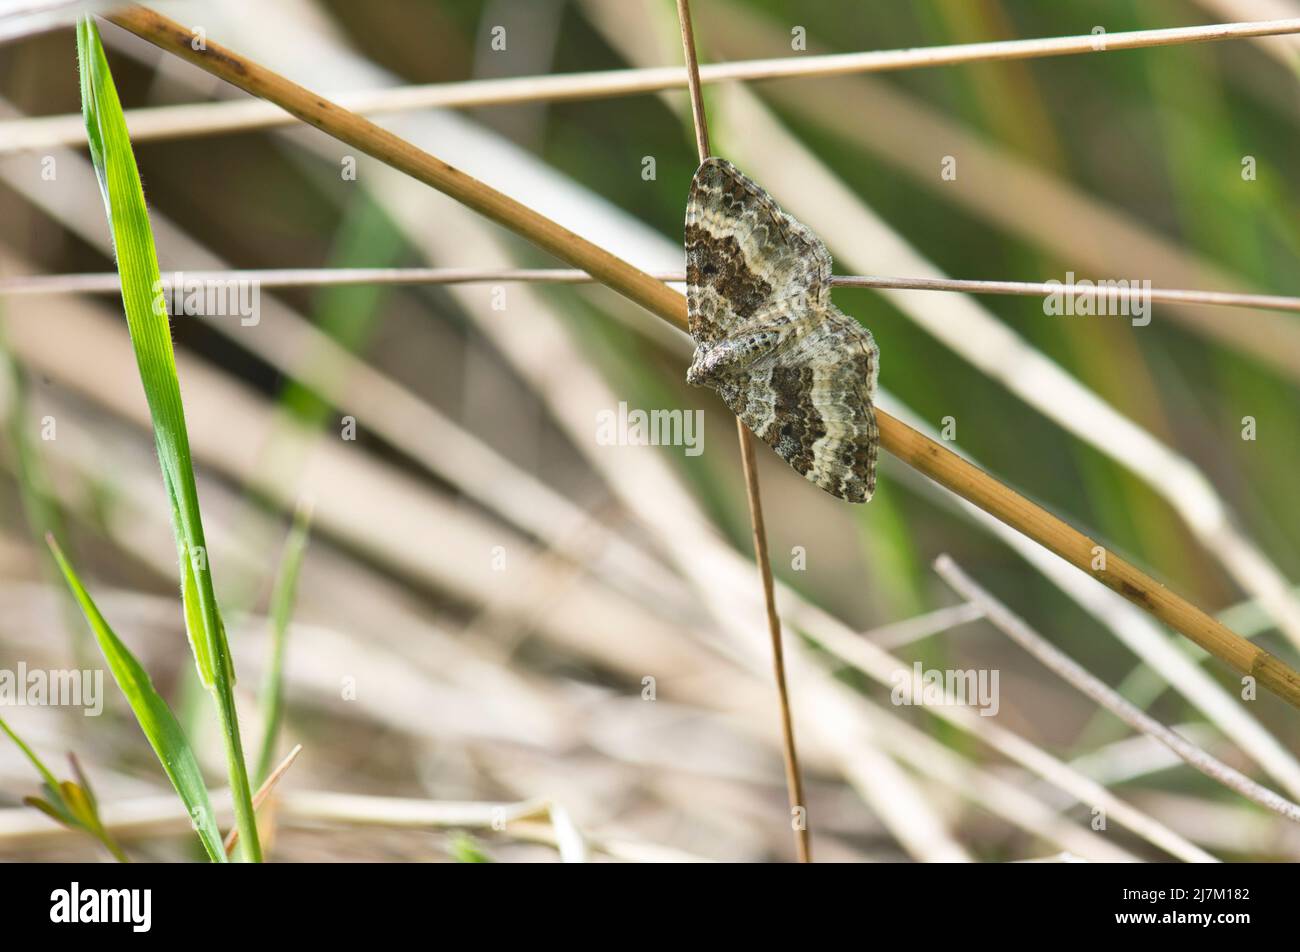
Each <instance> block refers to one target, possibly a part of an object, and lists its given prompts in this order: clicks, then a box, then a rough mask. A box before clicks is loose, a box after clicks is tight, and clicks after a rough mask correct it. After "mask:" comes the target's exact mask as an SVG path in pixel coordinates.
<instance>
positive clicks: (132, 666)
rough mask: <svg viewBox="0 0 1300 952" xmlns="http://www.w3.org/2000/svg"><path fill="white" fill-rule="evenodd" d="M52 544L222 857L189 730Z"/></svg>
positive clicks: (131, 699) (206, 843)
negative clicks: (177, 717) (183, 726)
mask: <svg viewBox="0 0 1300 952" xmlns="http://www.w3.org/2000/svg"><path fill="white" fill-rule="evenodd" d="M49 544H50V550H51V551H52V552H53V553H54V559H55V561H56V562H58V564H59V568H60V570H62V572H63V577H64V578H65V579H66V580H67V582H68V587H69V588H70V589H71V590H72V595H73V597H74V598H75V599H76V600H77V604H78V605H80V606H81V611H82V614H84V615H85V616H86V621H87V622H88V623H89V624H90V630H91V633H92V634H93V635H94V636H95V640H96V641H97V642H99V649H100V651H102V652H103V653H104V660H106V661H107V662H108V669H109V671H110V672H112V674H113V680H114V681H116V682H117V686H118V687H119V688H121V690H122V694H124V695H125V696H126V700H127V703H129V704H130V705H131V710H132V711H133V712H134V713H135V719H136V721H137V722H139V724H140V729H141V730H142V731H144V736H145V737H146V738H147V739H148V740H149V744H150V746H152V747H153V749H154V753H155V754H157V755H158V760H159V762H160V763H161V764H162V767H163V770H164V771H165V772H166V774H167V778H168V779H169V780H171V782H172V786H173V787H175V788H176V792H177V793H178V794H180V798H181V800H182V801H184V803H185V807H186V809H188V810H189V813H190V816H191V817H192V818H193V820H194V828H195V830H196V831H197V832H198V834H199V839H201V840H202V841H203V848H204V849H206V850H207V852H208V856H209V857H210V858H211V859H212V861H213V862H216V863H224V862H225V861H226V851H225V850H224V849H223V848H222V845H221V831H220V830H218V829H217V821H216V815H215V814H214V813H213V812H212V802H211V800H209V799H208V788H207V786H206V785H205V784H204V783H203V775H202V773H201V772H200V771H199V763H198V760H196V759H195V757H194V751H193V750H192V749H191V748H190V742H189V740H188V739H187V738H186V737H185V732H184V731H182V730H181V725H180V724H179V723H178V722H177V720H176V717H175V716H174V715H173V714H172V711H171V708H169V707H168V706H167V702H166V701H164V700H163V699H162V695H160V694H159V693H158V691H157V690H156V689H155V688H154V686H153V681H152V680H150V678H149V674H148V672H146V671H145V669H144V668H143V667H142V666H141V665H140V662H139V661H137V660H136V659H135V655H133V654H131V651H130V649H128V648H127V647H126V645H124V644H123V643H122V641H121V640H120V639H119V638H118V637H117V635H116V634H115V633H114V632H113V629H112V628H111V627H110V626H109V624H108V622H107V621H106V620H105V619H104V616H103V615H101V614H100V612H99V608H98V607H97V606H96V605H95V602H94V600H93V599H92V598H91V597H90V594H89V593H88V592H87V591H86V589H85V587H84V586H83V585H82V584H81V580H80V579H79V578H78V577H77V574H76V572H75V571H74V570H73V568H72V566H71V565H69V564H68V560H67V559H66V558H64V556H63V550H62V549H60V548H59V545H58V543H57V542H55V541H54V539H53V538H50V539H49ZM60 791H61V793H66V790H64V789H63V788H60ZM78 805H80V804H78ZM70 812H71V813H72V814H73V815H74V816H76V815H77V812H78V811H77V809H76V807H70Z"/></svg>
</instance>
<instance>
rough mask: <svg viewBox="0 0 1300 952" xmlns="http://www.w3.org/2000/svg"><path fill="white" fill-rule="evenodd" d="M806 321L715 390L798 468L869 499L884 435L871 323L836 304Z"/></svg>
mask: <svg viewBox="0 0 1300 952" xmlns="http://www.w3.org/2000/svg"><path fill="white" fill-rule="evenodd" d="M805 321H806V322H807V327H806V328H805V332H804V333H803V334H801V335H800V336H798V337H797V338H796V339H794V340H792V341H791V342H790V344H789V345H788V346H783V347H779V348H777V349H776V350H774V351H773V352H772V353H771V354H770V355H768V356H766V357H765V358H763V359H760V360H758V361H755V362H754V363H753V364H751V365H750V366H748V367H747V368H745V369H744V370H743V371H742V372H737V373H733V374H731V375H729V376H728V377H727V378H726V379H725V380H724V381H723V382H722V383H721V384H720V385H719V387H718V392H719V393H720V394H721V396H722V398H723V400H724V401H725V402H726V404H727V406H728V407H730V408H731V411H732V412H733V413H735V414H736V416H738V417H740V419H741V420H742V421H743V422H744V424H745V425H746V426H747V427H749V428H750V429H751V430H752V431H753V432H754V433H755V435H757V436H758V437H759V438H760V439H761V440H763V442H765V443H767V444H768V445H769V446H771V447H772V449H773V450H775V451H776V453H777V455H778V456H780V457H781V458H782V459H784V460H785V461H786V462H787V463H789V464H790V466H791V467H792V468H793V469H794V470H795V472H797V473H799V474H800V475H802V476H803V477H804V478H805V479H807V480H808V481H809V482H812V483H815V484H816V485H817V486H819V487H820V488H822V489H824V490H825V491H826V492H828V493H830V494H831V495H833V496H837V497H839V498H840V499H845V500H848V501H849V502H866V501H867V500H869V499H870V498H871V496H872V494H873V493H874V492H875V489H876V460H877V456H878V452H879V443H880V431H879V428H878V426H877V424H876V412H875V390H876V375H877V369H878V363H879V351H878V350H877V349H876V344H875V341H874V339H873V338H872V336H871V332H870V331H868V330H867V329H866V328H864V327H862V326H861V325H860V324H858V323H857V321H855V320H853V319H852V318H850V317H847V316H846V315H844V314H843V313H841V312H839V311H838V310H835V309H834V308H831V310H830V311H829V312H825V313H822V314H820V315H818V316H816V317H813V318H805Z"/></svg>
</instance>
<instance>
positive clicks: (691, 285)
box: [686, 158, 831, 343]
mask: <svg viewBox="0 0 1300 952" xmlns="http://www.w3.org/2000/svg"><path fill="white" fill-rule="evenodd" d="M830 276H831V256H830V253H829V252H828V251H827V250H826V246H825V245H824V244H822V241H821V239H820V238H818V237H817V236H816V235H815V234H813V233H812V232H811V231H810V230H809V229H808V228H806V227H804V226H803V225H801V224H800V223H799V222H797V221H795V220H794V219H793V218H792V217H790V216H789V215H787V214H786V213H785V212H783V211H782V210H781V209H780V207H779V206H778V205H777V204H776V202H774V201H773V200H772V198H771V197H770V196H769V195H768V194H767V193H766V192H765V191H763V189H761V188H760V187H759V186H758V185H757V184H756V183H754V182H753V181H752V180H751V179H750V178H748V177H747V176H746V175H744V174H743V173H742V172H741V171H740V170H739V169H737V168H736V167H735V166H734V165H732V164H731V163H730V162H727V161H726V160H725V159H719V158H709V159H705V161H704V163H703V164H702V165H701V166H700V167H699V169H698V170H697V171H696V173H695V178H694V179H693V180H692V181H691V191H690V195H689V197H688V198H687V201H686V302H687V311H688V313H689V315H690V330H691V336H692V337H693V338H695V341H696V343H702V342H712V341H716V340H721V339H722V338H724V337H726V336H728V335H729V334H730V333H731V332H732V331H733V330H734V329H735V328H736V327H737V326H738V325H739V324H740V323H742V322H744V321H746V320H747V319H749V318H751V317H753V316H754V315H755V314H758V313H760V312H761V311H764V310H766V309H768V308H770V307H771V306H772V305H773V304H775V303H776V302H777V301H787V300H791V299H794V298H804V299H811V301H812V302H815V303H819V304H825V303H829V300H830Z"/></svg>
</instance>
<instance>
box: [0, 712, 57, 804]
mask: <svg viewBox="0 0 1300 952" xmlns="http://www.w3.org/2000/svg"><path fill="white" fill-rule="evenodd" d="M0 731H4V732H5V733H6V734H8V735H9V739H10V740H11V741H13V742H14V744H16V745H17V747H18V749H19V750H21V751H22V752H23V756H25V757H26V758H27V759H28V760H30V761H31V762H32V766H33V767H35V768H36V772H37V773H38V774H40V775H41V779H42V780H44V781H45V786H46V787H48V788H50V789H51V790H54V791H57V790H58V789H59V781H58V779H57V778H56V777H55V776H54V774H53V772H52V771H51V770H50V768H49V767H46V766H45V764H44V763H43V762H42V761H41V758H39V757H37V756H36V751H34V750H32V749H31V748H30V747H28V746H27V745H26V744H25V743H23V739H22V738H21V737H19V736H18V735H17V734H15V733H14V731H13V728H11V727H10V726H9V725H8V724H6V723H5V719H4V718H3V717H0Z"/></svg>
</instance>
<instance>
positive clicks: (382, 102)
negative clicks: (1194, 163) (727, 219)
mask: <svg viewBox="0 0 1300 952" xmlns="http://www.w3.org/2000/svg"><path fill="white" fill-rule="evenodd" d="M1295 33H1300V18H1295V17H1292V18H1287V19H1278V20H1265V21H1256V22H1246V23H1217V24H1209V25H1205V26H1192V27H1174V28H1171V29H1161V30H1134V31H1130V32H1126V33H1109V34H1103V35H1100V36H1098V35H1094V34H1088V35H1085V36H1060V37H1043V38H1039V39H1027V40H1002V41H997V42H991V43H964V44H955V45H951V46H931V47H921V48H917V49H906V50H873V51H870V52H863V53H831V54H823V55H805V56H798V57H780V58H773V59H757V60H742V61H736V62H731V63H711V64H708V65H705V66H703V67H701V68H700V81H701V82H702V83H706V84H707V83H723V82H744V81H757V80H771V79H798V78H815V77H819V76H820V77H826V76H842V75H846V74H855V73H881V72H891V71H897V70H906V69H918V68H923V67H933V66H952V65H957V64H961V63H980V62H993V61H1006V60H1024V59H1036V58H1041V57H1047V56H1068V55H1075V54H1086V53H1098V52H1114V51H1118V50H1133V49H1142V48H1145V47H1156V46H1175V45H1181V44H1187V43H1205V42H1211V41H1216V40H1230V39H1241V38H1247V37H1263V36H1282V35H1287V34H1295ZM686 85H687V76H686V72H685V70H683V69H681V68H680V67H675V66H663V67H651V68H647V69H627V70H607V71H600V72H587V73H573V74H570V75H560V76H522V77H511V78H508V79H484V80H471V81H467V82H460V83H438V84H431V85H425V86H407V87H399V88H395V89H384V90H369V91H365V92H358V93H341V94H338V95H336V96H335V97H334V98H335V101H336V102H337V103H338V104H339V105H341V106H343V107H345V108H347V109H350V110H352V111H354V112H358V113H362V114H369V115H378V114H382V113H392V112H403V111H410V110H416V109H433V108H440V107H441V108H445V107H455V108H473V107H479V106H497V105H512V104H517V103H526V102H557V101H563V100H583V99H600V98H609V97H615V96H630V95H636V94H642V93H654V92H662V91H664V90H667V89H681V88H684V87H685V86H686ZM126 121H127V126H128V128H129V129H130V130H131V138H132V139H133V140H134V141H137V142H146V141H149V140H155V139H169V138H185V137H191V136H202V135H212V134H216V133H220V132H234V131H247V130H250V129H266V128H272V127H275V126H285V125H290V124H292V123H293V117H292V116H291V115H286V114H285V112H284V111H283V110H281V109H277V108H275V107H274V106H272V105H270V104H269V103H265V102H220V103H199V104H193V105H184V106H162V107H154V108H150V109H134V110H129V111H127V113H126ZM84 138H85V132H84V129H83V128H82V126H81V117H80V116H49V117H41V118H32V119H23V120H18V121H15V122H12V123H0V153H3V152H11V151H20V150H29V149H45V148H49V147H51V146H55V145H75V144H77V143H79V142H81V141H83V140H84Z"/></svg>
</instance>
